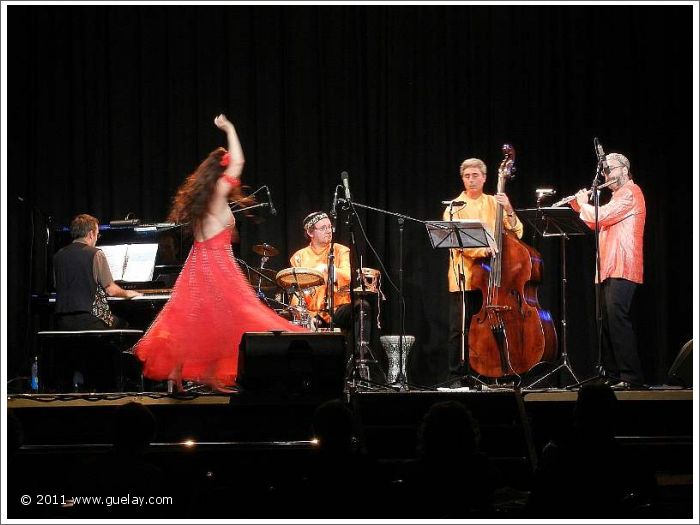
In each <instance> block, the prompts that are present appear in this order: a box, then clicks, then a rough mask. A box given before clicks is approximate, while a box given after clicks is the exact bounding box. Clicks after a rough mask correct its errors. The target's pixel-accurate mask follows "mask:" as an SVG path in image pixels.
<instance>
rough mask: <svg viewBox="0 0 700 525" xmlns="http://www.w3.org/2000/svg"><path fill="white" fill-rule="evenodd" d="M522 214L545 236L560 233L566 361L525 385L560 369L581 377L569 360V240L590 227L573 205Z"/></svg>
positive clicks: (562, 334) (539, 380)
mask: <svg viewBox="0 0 700 525" xmlns="http://www.w3.org/2000/svg"><path fill="white" fill-rule="evenodd" d="M516 212H517V214H518V217H520V218H521V219H522V220H524V221H526V222H527V223H528V224H529V225H530V226H532V227H533V228H534V229H535V230H536V231H537V233H539V234H540V235H541V236H542V237H544V238H546V237H559V240H560V258H561V298H560V300H561V337H560V339H559V341H560V342H561V352H560V357H561V359H562V362H561V363H560V364H559V366H557V367H556V368H555V369H554V370H552V371H550V372H548V373H547V374H545V375H543V376H542V377H540V378H539V379H537V380H536V381H534V382H532V383H530V384H529V385H528V386H526V387H525V388H532V387H533V386H535V385H536V384H537V383H539V382H541V381H544V380H545V379H546V378H548V377H549V376H551V375H553V374H554V373H556V372H558V371H559V370H561V369H562V368H563V369H566V370H568V372H569V374H571V377H573V378H574V381H575V382H576V383H578V378H577V377H576V374H575V373H574V371H573V369H572V368H571V365H570V363H569V354H568V352H567V348H566V241H567V239H568V238H569V237H575V236H578V235H586V234H587V233H588V232H589V229H588V228H587V227H586V225H585V224H584V223H583V221H582V220H581V219H580V218H579V216H578V214H577V213H576V212H575V211H574V210H573V209H571V208H570V207H569V206H566V207H564V206H562V207H550V208H529V209H524V210H516Z"/></svg>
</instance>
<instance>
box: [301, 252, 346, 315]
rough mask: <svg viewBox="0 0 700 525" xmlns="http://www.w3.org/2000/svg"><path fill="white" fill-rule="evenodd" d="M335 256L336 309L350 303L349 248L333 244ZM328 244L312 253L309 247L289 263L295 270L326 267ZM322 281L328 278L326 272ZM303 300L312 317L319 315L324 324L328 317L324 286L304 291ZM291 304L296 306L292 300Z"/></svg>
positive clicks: (334, 296) (334, 303)
mask: <svg viewBox="0 0 700 525" xmlns="http://www.w3.org/2000/svg"><path fill="white" fill-rule="evenodd" d="M333 248H334V249H333V254H334V256H335V261H334V262H335V277H336V279H335V287H334V293H333V306H334V308H338V307H339V306H340V305H342V304H347V303H349V302H350V248H348V247H347V246H343V245H342V244H338V243H335V244H334V246H333ZM329 253H330V244H329V245H328V246H326V247H325V248H324V249H323V250H321V251H320V252H316V251H314V249H313V248H312V247H311V245H309V246H307V247H306V248H302V249H301V250H299V251H297V252H295V253H294V255H292V256H291V257H290V258H289V262H290V263H291V264H292V266H294V267H296V268H311V269H317V268H316V267H318V266H324V267H327V266H328V254H329ZM323 274H324V275H323V277H324V279H327V278H328V275H326V271H324V272H323ZM304 300H305V302H306V307H307V308H308V310H309V312H310V313H311V314H312V315H316V314H318V315H320V316H321V317H322V318H323V319H324V320H325V321H326V322H328V321H330V317H329V316H328V314H327V313H326V312H325V311H324V310H325V308H326V304H325V300H326V285H325V284H323V285H321V286H315V287H313V288H309V289H307V290H304ZM292 304H296V301H295V300H293V301H292Z"/></svg>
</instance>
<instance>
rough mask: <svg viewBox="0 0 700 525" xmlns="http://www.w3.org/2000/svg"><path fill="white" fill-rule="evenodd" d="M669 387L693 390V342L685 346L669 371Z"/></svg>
mask: <svg viewBox="0 0 700 525" xmlns="http://www.w3.org/2000/svg"><path fill="white" fill-rule="evenodd" d="M667 383H668V384H669V385H677V386H682V387H683V388H691V387H692V386H693V340H692V339H691V340H690V341H688V342H687V343H686V344H684V345H683V348H681V351H680V352H678V356H676V359H675V361H673V364H672V365H671V368H669V370H668V381H667Z"/></svg>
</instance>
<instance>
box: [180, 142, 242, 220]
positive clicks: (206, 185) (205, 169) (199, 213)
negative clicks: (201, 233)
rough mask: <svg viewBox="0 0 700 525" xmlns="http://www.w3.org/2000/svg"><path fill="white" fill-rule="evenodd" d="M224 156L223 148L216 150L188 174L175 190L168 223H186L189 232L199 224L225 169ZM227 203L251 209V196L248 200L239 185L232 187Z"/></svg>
mask: <svg viewBox="0 0 700 525" xmlns="http://www.w3.org/2000/svg"><path fill="white" fill-rule="evenodd" d="M225 153H226V150H225V149H224V148H216V149H215V150H214V151H212V152H211V153H210V154H209V155H208V156H207V158H206V159H204V160H203V161H202V163H201V164H200V165H199V166H198V167H197V169H196V170H195V171H194V173H192V174H191V175H189V176H188V177H187V178H186V179H185V182H183V183H182V185H181V186H180V187H179V188H178V190H177V193H176V194H175V197H174V198H173V205H172V208H171V209H170V214H169V215H168V220H169V221H171V222H176V223H179V224H188V225H189V227H190V228H191V229H194V227H195V226H196V225H198V224H201V221H202V219H203V218H204V215H206V213H207V210H208V209H209V201H210V200H211V197H212V195H213V194H214V188H215V187H216V181H217V180H219V177H221V174H222V173H223V172H224V170H225V169H226V168H224V167H223V166H221V158H222V157H223V156H224V154H225ZM228 200H229V201H235V202H237V203H238V204H239V205H240V206H241V207H246V206H250V205H251V204H253V203H254V202H255V198H254V197H247V196H245V194H244V193H243V188H242V187H241V186H232V187H231V192H230V193H229V195H228Z"/></svg>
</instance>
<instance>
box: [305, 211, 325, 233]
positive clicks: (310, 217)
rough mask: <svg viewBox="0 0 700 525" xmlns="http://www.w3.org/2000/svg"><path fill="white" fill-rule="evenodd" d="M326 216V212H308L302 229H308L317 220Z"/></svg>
mask: <svg viewBox="0 0 700 525" xmlns="http://www.w3.org/2000/svg"><path fill="white" fill-rule="evenodd" d="M327 218H328V214H327V213H325V212H322V211H315V212H313V213H309V214H308V215H307V216H306V218H305V219H304V230H306V231H309V230H310V229H311V228H313V226H314V225H315V224H316V223H317V222H319V221H322V220H323V219H327Z"/></svg>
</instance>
